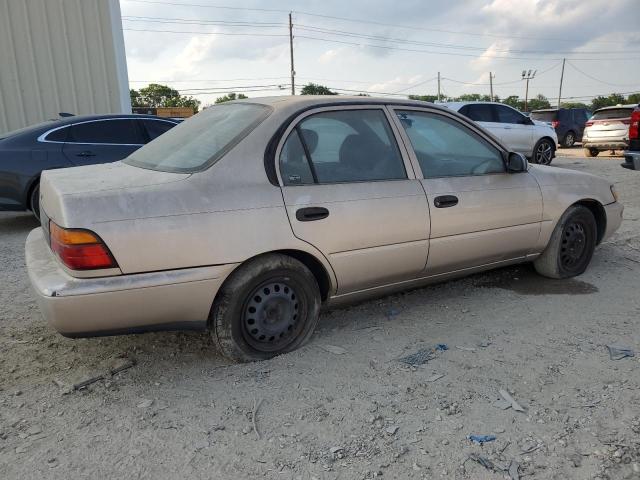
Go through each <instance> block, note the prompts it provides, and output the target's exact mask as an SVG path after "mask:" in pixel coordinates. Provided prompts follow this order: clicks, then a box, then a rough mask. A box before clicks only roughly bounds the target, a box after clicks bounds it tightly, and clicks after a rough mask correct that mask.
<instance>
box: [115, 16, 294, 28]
mask: <svg viewBox="0 0 640 480" xmlns="http://www.w3.org/2000/svg"><path fill="white" fill-rule="evenodd" d="M122 19H123V20H124V21H127V22H144V23H162V24H175V25H199V26H209V25H220V26H225V27H227V26H228V27H257V28H276V27H284V26H285V24H284V23H276V22H242V21H227V20H197V19H193V20H192V19H188V18H162V17H139V16H131V15H123V16H122Z"/></svg>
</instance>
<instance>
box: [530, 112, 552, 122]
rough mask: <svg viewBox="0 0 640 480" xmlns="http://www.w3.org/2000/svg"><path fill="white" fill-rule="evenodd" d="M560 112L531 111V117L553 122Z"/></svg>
mask: <svg viewBox="0 0 640 480" xmlns="http://www.w3.org/2000/svg"><path fill="white" fill-rule="evenodd" d="M557 115H558V112H531V119H532V120H538V121H540V122H553V121H554V120H555V119H556V116H557Z"/></svg>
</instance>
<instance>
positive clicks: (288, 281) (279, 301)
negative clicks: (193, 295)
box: [209, 254, 320, 362]
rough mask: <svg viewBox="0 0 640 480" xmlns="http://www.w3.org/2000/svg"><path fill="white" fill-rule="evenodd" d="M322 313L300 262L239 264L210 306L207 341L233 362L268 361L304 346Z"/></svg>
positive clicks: (275, 257)
mask: <svg viewBox="0 0 640 480" xmlns="http://www.w3.org/2000/svg"><path fill="white" fill-rule="evenodd" d="M319 313H320V288H319V287H318V282H317V281H316V278H315V277H314V276H313V274H312V273H311V272H310V271H309V269H308V268H307V267H306V266H305V265H304V264H302V263H301V262H300V261H298V260H296V259H294V258H292V257H289V256H287V255H281V254H268V255H263V256H261V257H257V258H255V259H253V260H250V261H249V262H247V263H245V264H244V265H241V266H240V267H239V268H238V269H237V270H236V271H235V272H233V273H232V274H231V276H230V277H229V278H228V279H227V281H226V282H225V283H224V285H223V286H222V288H221V290H220V292H219V294H218V297H217V298H216V301H215V302H214V305H213V308H212V309H211V314H210V317H209V321H210V332H211V337H212V339H213V341H214V343H215V344H216V346H217V347H218V349H219V350H220V351H221V352H222V354H223V355H225V356H226V357H228V358H229V359H231V360H233V361H236V362H250V361H256V360H266V359H269V358H272V357H275V356H276V355H280V354H283V353H287V352H290V351H292V350H295V349H296V348H298V347H300V346H301V345H303V344H304V343H305V342H306V341H307V340H308V339H309V338H310V337H311V335H312V334H313V331H314V329H315V327H316V324H317V323H318V317H319Z"/></svg>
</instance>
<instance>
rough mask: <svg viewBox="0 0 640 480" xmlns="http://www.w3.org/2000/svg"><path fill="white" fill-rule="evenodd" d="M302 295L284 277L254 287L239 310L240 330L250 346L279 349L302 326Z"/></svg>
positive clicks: (288, 343)
mask: <svg viewBox="0 0 640 480" xmlns="http://www.w3.org/2000/svg"><path fill="white" fill-rule="evenodd" d="M303 311H304V299H303V298H301V297H299V296H298V293H297V291H296V289H295V288H294V287H293V286H292V285H291V284H290V282H288V281H286V280H280V279H277V280H268V281H266V282H263V283H262V284H261V285H260V286H259V287H257V288H255V289H254V290H253V291H252V292H251V295H249V297H248V298H247V301H246V302H245V304H244V306H243V310H242V331H243V335H244V337H245V340H246V341H247V343H248V344H249V345H251V347H253V348H255V349H256V350H259V351H263V352H274V351H278V350H282V349H283V348H285V347H287V346H288V345H290V344H291V343H292V342H294V341H295V339H296V338H297V336H298V334H299V333H300V331H301V330H302V328H303V326H304V322H303V321H301V312H303Z"/></svg>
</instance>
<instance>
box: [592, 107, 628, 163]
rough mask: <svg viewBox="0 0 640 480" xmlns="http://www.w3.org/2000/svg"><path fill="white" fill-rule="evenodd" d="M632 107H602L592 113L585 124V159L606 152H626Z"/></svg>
mask: <svg viewBox="0 0 640 480" xmlns="http://www.w3.org/2000/svg"><path fill="white" fill-rule="evenodd" d="M635 107H636V105H635V104H633V105H617V106H615V107H604V108H600V109H598V110H596V111H595V112H593V115H592V116H591V118H590V119H589V120H587V123H585V128H584V134H583V135H582V147H583V148H584V154H585V156H586V157H596V156H597V155H598V154H599V153H600V152H602V151H606V150H613V151H615V150H626V149H627V147H628V146H629V124H630V123H631V112H633V109H634V108H635Z"/></svg>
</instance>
